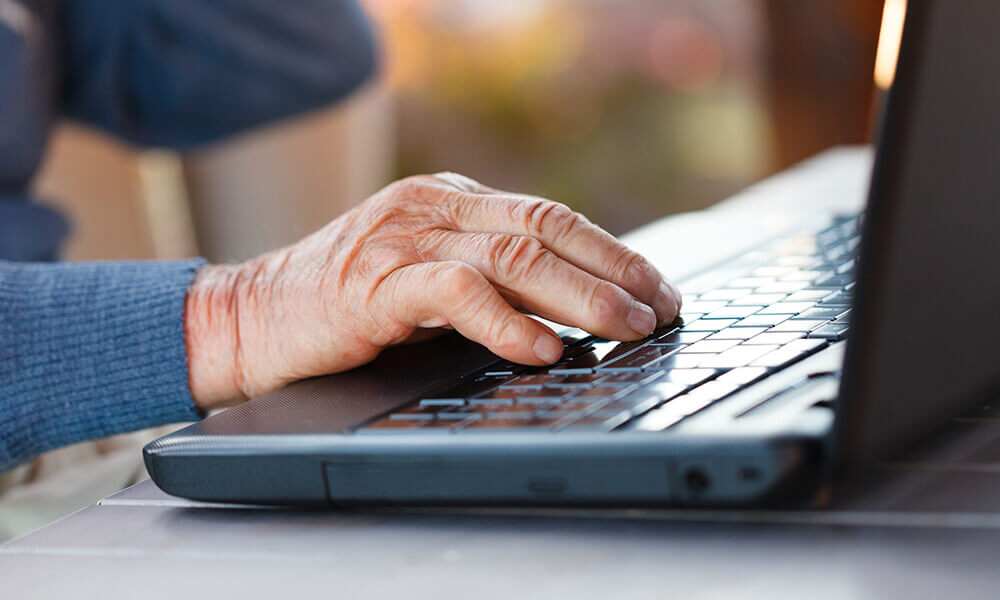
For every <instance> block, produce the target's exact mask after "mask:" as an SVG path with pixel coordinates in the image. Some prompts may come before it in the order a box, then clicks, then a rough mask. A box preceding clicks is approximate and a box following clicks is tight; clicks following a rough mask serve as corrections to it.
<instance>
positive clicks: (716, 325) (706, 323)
mask: <svg viewBox="0 0 1000 600" xmlns="http://www.w3.org/2000/svg"><path fill="white" fill-rule="evenodd" d="M734 323H736V319H698V320H697V321H694V322H693V323H688V324H687V325H685V326H684V328H683V329H681V331H708V332H712V333H715V332H716V331H720V330H722V329H725V328H726V327H732V326H733V324H734Z"/></svg>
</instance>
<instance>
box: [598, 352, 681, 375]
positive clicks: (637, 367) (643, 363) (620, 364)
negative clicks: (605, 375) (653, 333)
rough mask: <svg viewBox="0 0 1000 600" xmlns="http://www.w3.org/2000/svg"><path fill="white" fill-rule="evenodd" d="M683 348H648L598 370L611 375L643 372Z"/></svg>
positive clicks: (606, 364)
mask: <svg viewBox="0 0 1000 600" xmlns="http://www.w3.org/2000/svg"><path fill="white" fill-rule="evenodd" d="M683 348H685V346H646V347H645V348H640V349H639V350H637V351H635V352H633V353H631V354H627V355H625V356H624V357H622V358H619V359H616V360H614V361H612V362H610V363H604V364H601V365H600V366H598V367H597V369H598V371H599V372H610V373H621V372H631V371H641V370H642V369H643V368H645V367H647V366H651V365H652V364H653V363H656V362H658V361H661V360H663V359H664V358H666V357H668V356H670V355H671V354H674V353H676V352H679V351H680V350H681V349H683Z"/></svg>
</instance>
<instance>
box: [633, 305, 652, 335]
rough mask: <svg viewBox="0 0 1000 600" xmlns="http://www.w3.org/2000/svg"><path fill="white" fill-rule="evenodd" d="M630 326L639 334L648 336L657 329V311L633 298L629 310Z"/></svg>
mask: <svg viewBox="0 0 1000 600" xmlns="http://www.w3.org/2000/svg"><path fill="white" fill-rule="evenodd" d="M628 326H629V327H631V328H632V331H634V332H636V333H638V334H639V335H642V336H647V335H649V334H650V333H652V331H653V330H654V329H656V313H654V312H653V309H652V308H650V307H648V306H646V305H645V304H643V303H641V302H637V301H636V300H633V301H632V307H631V308H630V309H629V311H628Z"/></svg>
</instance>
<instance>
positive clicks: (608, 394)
mask: <svg viewBox="0 0 1000 600" xmlns="http://www.w3.org/2000/svg"><path fill="white" fill-rule="evenodd" d="M637 388H638V386H628V387H592V388H589V389H586V390H583V391H582V392H580V393H579V394H576V395H574V396H573V397H572V398H570V399H569V402H587V403H593V402H596V401H602V400H606V401H608V402H610V401H612V400H618V399H620V398H624V397H625V396H627V395H628V394H630V393H631V392H633V391H635V390H636V389H637Z"/></svg>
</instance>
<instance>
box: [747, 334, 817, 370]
mask: <svg viewBox="0 0 1000 600" xmlns="http://www.w3.org/2000/svg"><path fill="white" fill-rule="evenodd" d="M824 345H825V343H824V341H823V340H797V341H795V342H792V343H790V344H785V345H784V346H782V347H781V348H779V349H778V350H775V351H774V352H770V353H768V354H765V355H764V356H761V357H760V358H758V359H757V360H755V361H753V363H751V364H752V366H755V367H781V366H783V365H786V364H788V363H790V362H792V361H794V360H797V359H799V358H801V357H803V356H805V355H806V354H809V353H810V352H812V351H814V350H817V349H818V348H820V347H822V346H824Z"/></svg>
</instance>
